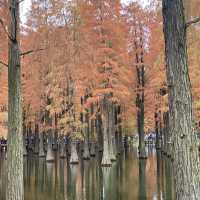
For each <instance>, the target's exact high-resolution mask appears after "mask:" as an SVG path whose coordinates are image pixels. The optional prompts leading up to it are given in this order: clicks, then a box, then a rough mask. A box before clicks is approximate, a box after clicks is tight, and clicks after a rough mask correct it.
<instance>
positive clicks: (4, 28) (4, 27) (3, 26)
mask: <svg viewBox="0 0 200 200" xmlns="http://www.w3.org/2000/svg"><path fill="white" fill-rule="evenodd" d="M0 24H1V26H2V28H3V30H4V32H5V33H6V35H7V36H8V38H9V39H10V40H11V41H13V39H12V37H11V36H10V34H9V33H8V31H7V29H6V26H5V25H4V23H3V20H2V19H1V18H0Z"/></svg>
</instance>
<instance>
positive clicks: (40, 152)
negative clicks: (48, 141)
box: [39, 133, 45, 157]
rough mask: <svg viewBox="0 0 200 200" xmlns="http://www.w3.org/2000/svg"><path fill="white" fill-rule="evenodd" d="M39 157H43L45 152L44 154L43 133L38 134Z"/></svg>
mask: <svg viewBox="0 0 200 200" xmlns="http://www.w3.org/2000/svg"><path fill="white" fill-rule="evenodd" d="M39 157H45V152H44V133H39Z"/></svg>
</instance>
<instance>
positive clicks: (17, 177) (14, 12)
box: [6, 0, 24, 200]
mask: <svg viewBox="0 0 200 200" xmlns="http://www.w3.org/2000/svg"><path fill="white" fill-rule="evenodd" d="M8 8H9V12H10V13H9V14H10V19H9V32H8V37H9V44H8V48H9V52H8V152H7V155H8V157H7V187H6V200H13V199H15V200H23V199H24V189H23V188H24V187H23V137H22V102H21V101H22V99H21V63H20V50H19V31H20V30H19V20H20V17H19V1H17V0H9V4H8Z"/></svg>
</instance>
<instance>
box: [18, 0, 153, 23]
mask: <svg viewBox="0 0 200 200" xmlns="http://www.w3.org/2000/svg"><path fill="white" fill-rule="evenodd" d="M121 1H122V2H123V3H128V2H131V1H133V0H121ZM140 1H141V4H143V5H145V4H147V3H148V1H149V0H140ZM30 6H31V0H24V1H23V2H22V3H21V7H20V12H21V19H22V22H25V21H26V13H27V11H28V9H29V8H30Z"/></svg>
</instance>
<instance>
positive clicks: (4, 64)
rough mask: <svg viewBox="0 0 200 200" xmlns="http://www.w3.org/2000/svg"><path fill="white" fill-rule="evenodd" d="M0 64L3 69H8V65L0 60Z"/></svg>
mask: <svg viewBox="0 0 200 200" xmlns="http://www.w3.org/2000/svg"><path fill="white" fill-rule="evenodd" d="M0 64H2V65H3V66H5V67H8V64H6V63H5V62H3V61H1V60H0Z"/></svg>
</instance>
